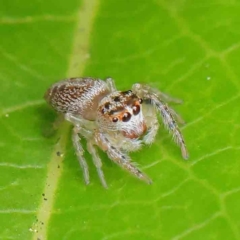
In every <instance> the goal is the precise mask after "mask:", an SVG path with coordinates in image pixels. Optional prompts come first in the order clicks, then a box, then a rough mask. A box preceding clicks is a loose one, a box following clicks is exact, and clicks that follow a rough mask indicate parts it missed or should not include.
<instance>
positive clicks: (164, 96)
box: [154, 89, 183, 104]
mask: <svg viewBox="0 0 240 240" xmlns="http://www.w3.org/2000/svg"><path fill="white" fill-rule="evenodd" d="M154 92H155V93H156V94H157V95H158V96H159V97H160V99H162V100H163V101H164V102H167V103H171V102H172V103H176V104H182V103H183V101H182V100H181V99H179V98H174V97H171V96H170V95H168V94H166V93H163V92H160V91H158V90H157V89H154Z"/></svg>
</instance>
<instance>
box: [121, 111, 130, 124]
mask: <svg viewBox="0 0 240 240" xmlns="http://www.w3.org/2000/svg"><path fill="white" fill-rule="evenodd" d="M131 116H132V115H131V114H130V113H129V112H125V113H124V114H123V117H122V121H123V122H128V121H129V120H130V119H131Z"/></svg>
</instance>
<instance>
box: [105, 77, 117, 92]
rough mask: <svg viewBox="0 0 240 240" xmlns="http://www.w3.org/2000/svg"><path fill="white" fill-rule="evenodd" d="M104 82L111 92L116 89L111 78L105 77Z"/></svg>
mask: <svg viewBox="0 0 240 240" xmlns="http://www.w3.org/2000/svg"><path fill="white" fill-rule="evenodd" d="M106 83H107V85H108V86H109V88H110V90H111V92H115V91H117V88H116V86H115V82H114V80H113V79H112V78H106Z"/></svg>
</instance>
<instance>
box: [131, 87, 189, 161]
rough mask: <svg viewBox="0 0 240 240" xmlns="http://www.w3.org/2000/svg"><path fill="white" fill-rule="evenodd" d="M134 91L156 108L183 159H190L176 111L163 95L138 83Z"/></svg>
mask: <svg viewBox="0 0 240 240" xmlns="http://www.w3.org/2000/svg"><path fill="white" fill-rule="evenodd" d="M132 89H133V92H135V93H136V94H137V95H138V96H140V97H141V98H143V99H144V100H145V101H148V103H151V104H152V105H154V106H155V107H156V109H157V110H158V112H159V113H160V115H161V117H162V120H163V124H164V126H165V127H166V128H167V129H168V130H169V131H170V132H171V133H172V134H173V138H174V140H175V142H176V143H177V145H179V146H180V148H181V152H182V156H183V158H184V159H188V157H189V155H188V151H187V148H186V145H185V141H184V138H183V136H182V133H181V131H180V129H179V128H178V125H177V123H176V121H175V119H174V117H173V114H172V113H174V115H176V116H178V115H177V114H175V111H173V110H171V109H170V108H169V107H168V106H167V104H165V103H164V102H163V101H162V100H161V98H160V96H161V95H160V94H158V91H156V90H155V89H153V88H151V87H149V86H148V85H144V84H139V83H137V84H134V85H133V87H132Z"/></svg>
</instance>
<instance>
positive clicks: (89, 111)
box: [44, 78, 110, 120]
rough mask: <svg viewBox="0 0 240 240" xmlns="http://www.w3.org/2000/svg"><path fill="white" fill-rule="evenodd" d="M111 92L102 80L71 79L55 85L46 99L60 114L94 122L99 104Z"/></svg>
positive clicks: (46, 94) (49, 90)
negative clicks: (76, 116)
mask: <svg viewBox="0 0 240 240" xmlns="http://www.w3.org/2000/svg"><path fill="white" fill-rule="evenodd" d="M109 92H110V90H109V88H108V86H107V84H106V83H105V82H104V81H102V80H100V79H93V78H70V79H66V80H63V81H61V82H58V83H55V84H53V85H52V86H51V87H50V88H49V89H48V90H47V92H46V93H45V96H44V97H45V99H46V101H47V102H48V103H49V104H50V105H51V106H52V107H53V108H54V109H55V110H56V111H58V112H60V113H73V114H77V115H80V116H81V117H82V118H84V119H87V120H94V119H95V118H96V109H97V107H98V103H99V102H100V100H101V99H102V98H103V97H105V96H106V95H108V94H109Z"/></svg>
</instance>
